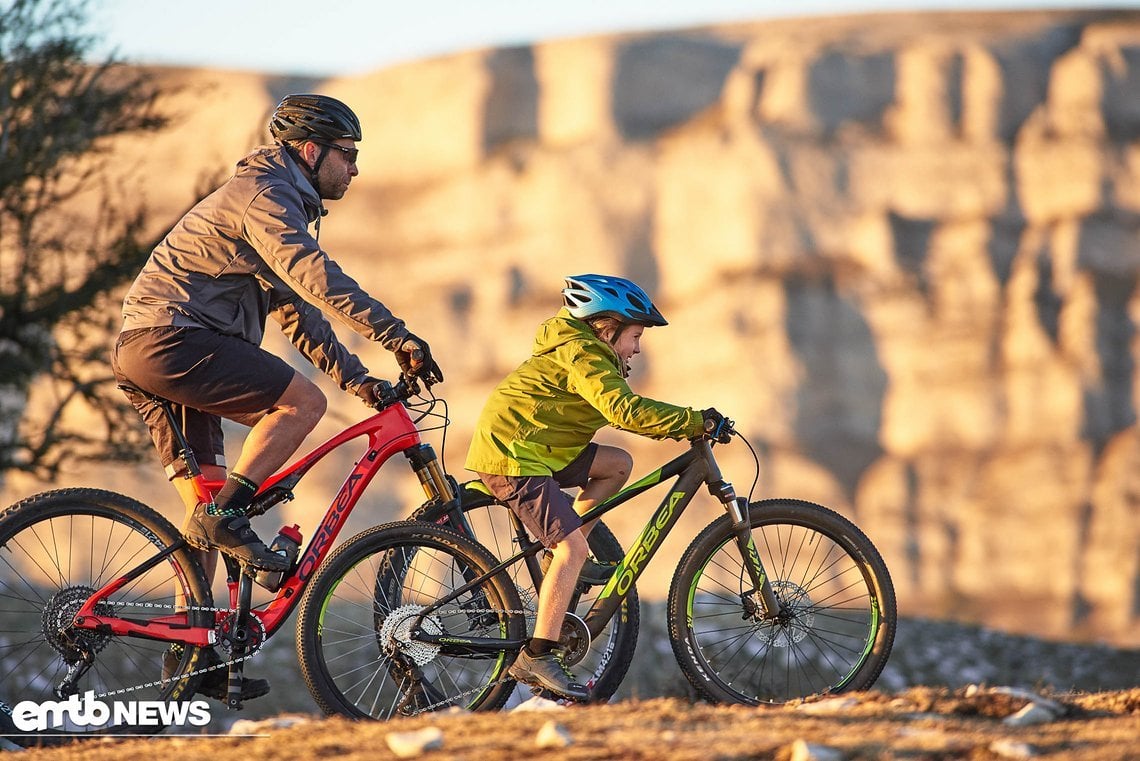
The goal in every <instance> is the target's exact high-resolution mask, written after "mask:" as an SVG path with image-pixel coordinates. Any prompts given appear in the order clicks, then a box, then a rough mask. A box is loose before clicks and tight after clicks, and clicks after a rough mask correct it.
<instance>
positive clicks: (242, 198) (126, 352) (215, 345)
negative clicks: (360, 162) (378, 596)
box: [112, 94, 443, 697]
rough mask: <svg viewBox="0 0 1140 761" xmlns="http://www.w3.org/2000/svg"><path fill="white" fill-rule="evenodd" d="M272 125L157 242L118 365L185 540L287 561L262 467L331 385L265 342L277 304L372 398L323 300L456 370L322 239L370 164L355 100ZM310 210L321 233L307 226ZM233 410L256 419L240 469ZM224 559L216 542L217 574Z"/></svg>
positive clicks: (261, 563)
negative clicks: (172, 493) (205, 488)
mask: <svg viewBox="0 0 1140 761" xmlns="http://www.w3.org/2000/svg"><path fill="white" fill-rule="evenodd" d="M269 133H270V135H271V137H272V139H273V141H274V144H273V145H269V146H263V147H260V148H258V149H256V150H255V151H254V152H253V153H251V154H249V155H248V156H246V157H245V158H243V159H241V160H240V161H239V162H238V164H237V169H236V172H235V173H234V175H233V177H231V178H230V179H229V180H227V181H226V182H225V183H224V184H222V185H221V186H220V187H219V188H218V189H216V190H215V191H214V192H213V193H211V194H210V195H208V196H206V198H204V199H202V200H201V201H199V202H198V203H197V204H196V205H195V206H194V207H193V208H192V209H190V211H188V212H187V213H186V215H185V216H184V217H183V218H182V219H181V220H180V221H179V222H178V223H177V224H176V225H175V226H174V228H173V229H172V230H171V231H170V232H169V233H168V234H167V236H166V237H165V238H164V239H163V240H162V242H160V243H159V244H158V246H157V247H156V248H155V249H154V251H153V252H152V253H151V255H150V258H149V259H148V260H147V262H146V264H145V265H144V266H143V269H142V271H141V272H140V273H139V275H138V277H137V278H136V279H135V281H134V284H133V285H132V286H131V288H130V290H129V292H128V293H127V296H126V299H125V301H124V304H123V317H124V319H123V327H122V332H121V333H120V335H119V337H118V340H117V341H116V344H115V347H114V349H113V352H112V367H113V369H114V372H115V376H116V378H117V379H118V380H119V382H120V383H122V384H125V385H126V386H127V388H126V389H125V390H126V393H127V396H128V397H129V398H130V400H131V402H132V403H133V404H134V406H135V407H136V408H137V409H138V411H139V412H140V414H141V415H142V416H143V419H144V420H145V421H146V423H147V426H148V427H149V429H150V433H151V436H152V438H153V439H154V443H155V446H156V448H157V449H158V453H159V456H160V458H161V460H162V464H163V467H164V468H166V470H167V474H168V476H169V477H170V479H171V480H172V481H173V483H174V485H175V487H176V489H177V490H178V492H179V495H180V497H181V498H182V500H183V503H184V504H185V507H186V519H185V522H184V524H183V527H182V532H183V534H184V535H185V537H186V540H187V541H188V542H189V543H190V544H191V545H193V546H195V547H197V548H199V549H202V550H208V549H218V550H220V551H221V552H224V553H226V554H227V555H229V556H231V557H233V558H235V559H237V560H238V561H240V562H241V563H243V564H246V565H248V566H251V567H253V568H257V569H264V570H284V568H285V565H286V564H287V561H286V560H285V559H284V558H282V557H281V556H280V555H277V554H276V553H273V552H271V551H270V550H269V548H267V547H266V546H265V544H264V542H262V541H261V539H260V538H259V537H258V536H257V534H256V533H254V531H253V529H252V528H251V526H250V522H249V518H248V517H247V516H246V514H245V513H246V509H247V508H248V507H249V504H250V501H251V499H252V497H253V496H254V494H255V493H256V491H257V489H258V487H259V485H260V484H261V482H262V481H263V480H264V479H265V478H267V477H268V476H269V475H271V474H272V473H274V472H275V471H276V470H277V469H278V468H279V467H280V466H281V465H283V464H284V463H285V462H286V461H287V460H288V458H289V457H290V456H291V455H292V454H293V453H294V452H295V451H296V449H297V448H298V447H299V446H300V444H301V442H302V441H303V440H304V438H305V437H306V436H307V435H308V434H309V433H310V432H311V431H312V429H313V428H314V427H315V426H316V424H317V422H318V421H319V420H320V419H321V417H322V415H323V414H324V412H325V408H326V400H325V397H324V394H323V393H322V392H321V391H320V389H319V388H318V387H317V386H316V385H315V384H314V383H313V382H312V381H310V380H308V379H307V378H306V377H305V376H304V375H302V374H301V373H300V372H297V371H295V370H294V369H293V368H291V367H290V366H289V365H288V364H286V363H285V362H284V361H283V360H282V359H280V358H279V357H276V356H274V355H272V354H270V353H269V352H267V351H265V350H264V349H262V348H261V347H260V344H261V341H262V337H263V335H264V330H265V320H266V318H267V317H268V316H272V317H273V318H274V320H276V321H277V322H278V324H280V326H281V328H282V330H283V331H284V333H285V335H286V336H288V338H289V340H290V341H291V342H292V343H293V345H294V346H295V347H296V348H297V349H298V350H299V351H300V352H301V354H302V355H303V356H304V357H305V358H306V359H308V360H309V361H310V362H311V363H312V364H313V365H314V366H316V367H317V368H319V369H320V370H322V371H323V372H325V373H326V374H327V375H328V376H329V377H330V378H332V379H333V381H335V382H336V384H337V385H338V386H339V387H340V388H342V389H344V390H346V391H349V392H351V393H354V394H356V395H357V396H359V397H361V398H362V399H363V400H364V401H365V402H372V401H374V400H375V385H376V381H375V380H374V379H372V378H371V377H370V376H369V374H368V371H367V369H366V368H365V367H364V365H363V364H362V363H361V361H360V359H359V358H357V357H356V356H355V355H354V354H352V353H351V352H350V351H348V349H347V348H345V346H344V345H343V344H342V343H341V342H340V341H339V340H338V338H337V336H336V334H335V333H334V332H333V328H332V326H331V325H330V324H329V321H328V319H326V316H325V315H328V316H331V317H334V318H336V320H337V321H339V322H340V323H341V324H344V325H347V326H349V327H351V328H352V329H353V330H355V331H356V332H357V333H360V334H361V335H363V336H364V337H366V338H368V339H370V340H373V341H377V342H379V343H380V344H381V345H383V346H384V347H385V348H387V349H389V350H391V351H393V352H394V353H395V354H396V359H397V361H398V363H399V365H400V366H401V368H403V369H404V370H405V371H408V372H412V373H418V374H422V375H423V376H424V377H426V378H427V379H428V380H430V381H439V380H442V379H443V375H442V373H441V371H440V369H439V366H438V365H437V364H436V363H435V361H434V360H433V359H432V357H431V352H430V350H429V348H428V345H427V343H426V342H425V341H424V340H422V339H420V338H418V337H416V336H415V335H413V334H412V333H410V332H409V331H408V329H407V328H406V327H405V325H404V322H403V321H402V320H399V319H397V318H396V317H395V316H394V315H393V314H392V313H391V312H390V311H389V310H388V308H387V307H385V306H384V304H382V303H381V302H380V301H378V300H377V299H375V298H373V297H372V296H370V295H368V294H367V293H365V292H364V290H363V289H362V288H361V287H360V286H359V285H358V284H357V282H356V281H355V280H354V279H352V278H351V277H350V276H349V275H348V274H346V273H345V272H344V270H342V269H341V267H340V265H338V264H337V263H336V261H334V260H333V259H332V258H331V257H330V256H329V255H328V253H326V252H325V251H324V249H322V248H321V246H320V244H319V243H318V236H319V233H320V219H321V217H322V216H324V215H325V214H326V213H327V211H326V209H325V206H324V201H325V200H335V199H339V198H341V197H342V196H344V194H345V192H346V191H347V190H348V186H349V184H350V183H351V181H352V178H353V177H356V176H357V175H358V174H359V170H358V168H357V165H356V158H357V147H356V144H357V142H359V141H360V140H361V138H362V135H361V128H360V121H359V119H358V118H357V116H356V114H354V113H353V112H352V110H351V109H350V108H349V107H348V106H347V105H345V104H344V103H342V102H340V101H339V100H336V99H334V98H330V97H328V96H325V95H313V94H295V95H288V96H286V97H285V98H284V99H283V100H281V102H280V103H279V104H278V106H277V108H276V109H275V111H274V113H273V116H272V118H271V119H270V122H269ZM313 223H316V234H313V233H310V232H309V226H310V225H311V224H313ZM136 389H141V390H142V391H143V392H146V393H145V394H144V393H139V391H138V390H136ZM146 394H152V395H155V396H159V397H162V398H165V399H168V400H170V401H171V402H173V403H174V406H175V412H176V414H178V415H180V416H181V418H182V420H183V426H184V428H185V432H186V436H187V439H188V440H189V443H190V446H191V448H192V450H193V451H194V453H195V455H196V457H197V459H198V462H199V464H200V465H201V468H202V471H203V473H204V475H206V477H207V478H209V479H210V480H214V481H218V482H221V481H223V480H224V482H225V485H224V486H223V487H222V488H221V490H220V491H219V492H218V493H217V494H216V495H215V498H214V500H213V501H212V502H209V503H201V502H199V501H198V498H197V496H196V494H195V492H194V489H193V486H192V484H191V482H190V481H189V480H187V479H186V478H185V473H184V472H181V471H180V470H179V466H180V465H181V463H182V461H181V460H180V459H179V452H178V447H177V445H176V443H175V439H174V435H173V433H172V432H171V430H170V426H169V425H168V423H167V421H166V418H165V417H164V415H163V413H162V410H161V409H160V408H158V407H157V406H156V405H155V404H154V403H153V402H152V401H151V400H150V399H149V398H148V396H147V395H146ZM222 418H225V419H228V420H233V421H236V422H238V423H241V424H243V425H246V426H249V427H250V431H249V433H248V435H247V436H246V439H245V441H244V443H243V445H242V449H241V454H240V455H239V456H238V459H237V462H236V463H235V464H234V466H233V469H232V470H230V471H229V473H228V474H227V472H226V462H225V458H224V446H223V438H222V426H221V419H222ZM215 565H216V555H213V554H211V555H209V556H208V557H207V559H206V563H205V566H206V569H207V573H208V575H210V576H212V574H213V570H214V567H215ZM214 675H217V677H220V682H221V690H220V692H221V694H223V695H224V682H225V671H224V670H217V671H212V672H210V673H209V675H208V677H207V681H210V680H211V678H213V680H214V681H218V679H217V678H216V677H215V676H214ZM255 681H257V682H262V683H264V682H263V680H255ZM209 686H210V685H207V687H209ZM247 687H248V685H247ZM259 690H260V691H259ZM202 691H203V692H204V693H205V694H207V695H211V696H216V695H214V694H213V693H212V692H210V691H208V690H207V689H203V690H202ZM249 691H252V692H258V694H264V692H265V691H268V686H267V685H264V689H262V686H261V685H258V686H256V688H254V689H252V690H246V689H245V688H243V697H247V696H248V695H246V694H245V693H247V692H249Z"/></svg>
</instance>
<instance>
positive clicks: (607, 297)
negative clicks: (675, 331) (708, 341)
mask: <svg viewBox="0 0 1140 761" xmlns="http://www.w3.org/2000/svg"><path fill="white" fill-rule="evenodd" d="M562 298H563V301H564V303H565V304H566V308H567V309H568V310H569V311H570V314H571V315H572V316H574V317H575V318H577V319H579V320H585V319H587V318H590V317H615V318H617V319H619V320H621V321H622V322H628V323H635V324H637V325H644V326H646V327H659V326H661V325H668V324H669V323H668V322H666V321H665V318H664V317H663V316H662V315H661V312H659V311H657V307H655V306H653V301H652V300H651V299H650V298H649V296H647V295H646V293H645V291H643V290H641V288H640V287H638V285H637V284H636V283H634V282H631V281H629V280H626V279H625V278H623V277H613V276H610V275H572V276H570V277H568V278H566V287H565V288H563V289H562Z"/></svg>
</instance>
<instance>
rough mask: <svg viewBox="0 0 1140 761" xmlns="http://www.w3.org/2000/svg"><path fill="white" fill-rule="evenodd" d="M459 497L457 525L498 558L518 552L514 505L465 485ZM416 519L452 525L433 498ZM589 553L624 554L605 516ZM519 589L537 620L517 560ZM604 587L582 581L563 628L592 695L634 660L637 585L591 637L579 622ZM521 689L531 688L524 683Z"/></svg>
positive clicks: (613, 684)
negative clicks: (461, 524)
mask: <svg viewBox="0 0 1140 761" xmlns="http://www.w3.org/2000/svg"><path fill="white" fill-rule="evenodd" d="M461 498H462V499H461V502H462V510H463V515H464V518H465V519H466V526H464V527H454V526H453V527H452V528H457V530H459V532H460V533H461V534H465V535H467V534H468V533H469V534H470V535H471V536H472V538H474V539H475V541H477V542H479V544H482V545H483V546H484V547H486V548H487V549H488V550H490V551H491V554H492V555H494V556H495V557H496V558H498V559H500V560H503V559H505V558H508V557H510V556H511V555H513V554H515V553H516V552H518V549H519V540H518V537H517V535H516V532H515V527H514V525H513V523H512V521H511V511H510V508H508V507H506V506H505V505H503V504H502V503H500V502H496V501H495V500H494V499H493V498H492V497H490V496H488V495H487V494H484V493H483V492H481V491H478V490H476V489H471V488H469V487H464V488H463V489H462V492H461ZM415 517H416V519H417V520H423V521H428V522H430V523H440V524H442V525H450V517H449V515H448V513H447V511H446V510H445V508H444V506H443V505H440V504H439V503H436V502H429V503H427V504H425V505H424V506H423V507H421V508H420V509H419V511H417V512H416V515H415ZM587 543H588V544H589V546H590V555H591V557H593V558H594V559H595V560H597V561H598V562H600V563H603V564H611V565H612V564H616V563H618V562H620V561H621V559H622V558H623V557H625V551H624V550H623V549H622V547H621V544H620V543H619V542H618V540H617V538H616V537H615V536H614V535H613V532H612V531H610V529H609V527H607V526H606V525H605V524H604V523H602V521H600V520H599V521H597V522H596V523H595V524H594V528H593V529H592V530H591V531H590V535H589V537H588V538H587ZM506 572H507V573H509V574H510V575H511V580H512V581H513V582H514V584H515V588H516V589H518V592H519V597H520V598H521V600H522V604H523V608H524V609H525V610H526V611H527V614H528V616H527V617H528V619H529V620H530V621H531V624H532V626H533V620H534V616H535V615H536V613H537V611H538V592H536V591H535V585H534V580H533V578H532V577H531V573H530V571H529V570H528V568H527V565H526V564H525V563H522V562H519V563H515V564H514V565H512V566H510V567H509V568H507V569H506ZM601 589H602V588H601V587H580V588H579V590H580V591H579V594H578V595H577V597H576V599H575V601H574V604H573V606H572V607H571V610H570V615H568V616H567V622H566V626H565V627H564V629H563V644H564V645H565V646H566V648H567V654H566V658H565V661H566V663H567V665H569V666H570V667H571V668H572V669H573V671H574V673H575V674H576V675H577V676H578V677H580V678H583V681H588V682H592V687H591V696H592V697H591V701H592V702H604V701H607V700H609V699H610V698H612V697H613V696H614V693H616V692H617V690H618V687H620V686H621V683H622V680H623V679H624V678H625V675H626V673H627V672H628V671H629V667H630V664H631V663H632V662H633V653H634V649H635V648H636V647H637V632H638V627H639V625H640V606H639V603H638V598H637V589H636V588H634V587H631V588H630V590H629V593H628V595H627V596H626V598H625V599H624V600H623V601H622V604H621V607H620V608H619V609H618V611H617V613H616V614H615V615H614V616H613V617H612V618H611V619H610V621H609V623H607V624H606V626H605V628H604V629H602V631H601V633H600V634H599V635H598V636H597V637H595V638H593V639H592V640H591V639H590V638H589V635H588V634H587V633H586V632H585V630H584V626H583V624H582V623H581V621H582V619H583V618H584V617H585V615H586V611H588V610H589V609H590V606H591V605H593V604H594V600H595V599H596V598H597V596H598V593H599V592H600V591H601ZM520 689H529V688H527V687H525V686H524V685H520Z"/></svg>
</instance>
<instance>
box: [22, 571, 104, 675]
mask: <svg viewBox="0 0 1140 761" xmlns="http://www.w3.org/2000/svg"><path fill="white" fill-rule="evenodd" d="M96 591H97V590H96V589H95V588H94V587H89V586H84V585H77V586H72V587H64V588H63V589H61V590H59V591H58V592H56V593H55V594H54V595H52V596H51V598H50V599H49V600H48V601H47V603H46V604H45V605H44V612H43V616H42V617H41V619H40V628H41V631H42V632H43V635H44V639H45V640H46V641H47V643H48V644H49V645H51V647H52V649H53V650H55V651H56V652H57V653H59V654H60V655H61V656H62V657H63V659H64V660H65V661H67V662H68V663H73V662H75V661H78V660H80V659H81V658H82V657H84V655H88V654H94V653H98V652H99V651H100V650H102V649H103V648H104V647H106V645H107V643H108V642H109V641H110V640H111V636H110V635H109V634H100V633H99V632H96V631H93V630H90V629H75V628H73V626H72V623H73V622H74V620H75V614H76V613H78V612H79V611H80V610H81V609H82V608H83V605H84V604H85V603H86V602H87V600H88V599H90V597H91V595H93V594H95V592H96ZM93 612H94V613H95V615H97V616H113V615H114V614H115V609H114V608H113V607H112V606H111V604H110V603H109V602H106V601H103V602H100V603H98V604H96V606H95V608H94V611H93Z"/></svg>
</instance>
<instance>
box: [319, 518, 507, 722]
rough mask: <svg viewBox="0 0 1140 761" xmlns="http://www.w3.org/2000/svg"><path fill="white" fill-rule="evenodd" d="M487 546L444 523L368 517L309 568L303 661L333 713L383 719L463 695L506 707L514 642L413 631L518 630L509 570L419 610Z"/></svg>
mask: <svg viewBox="0 0 1140 761" xmlns="http://www.w3.org/2000/svg"><path fill="white" fill-rule="evenodd" d="M497 562H498V561H496V560H495V559H494V558H492V557H491V556H490V554H489V553H488V552H487V550H485V549H483V548H482V547H481V546H479V545H477V544H475V543H474V542H471V541H470V540H468V539H466V538H464V537H462V536H460V535H459V534H457V533H455V532H454V531H451V530H450V529H446V528H443V527H442V526H436V525H432V524H426V523H420V522H414V521H405V522H399V523H390V524H387V525H384V526H377V527H375V528H372V529H369V530H367V531H365V532H363V533H361V534H358V535H357V536H355V537H353V538H352V539H350V540H349V541H347V542H345V544H343V545H342V546H340V547H338V548H337V549H336V551H335V552H333V554H332V555H331V556H330V557H329V559H328V561H327V562H326V563H324V564H323V565H322V566H321V567H320V569H319V570H318V571H317V573H316V575H315V576H313V578H312V580H311V582H310V583H309V586H308V589H307V590H306V591H305V596H304V598H303V599H302V600H301V608H300V613H299V615H298V617H297V651H298V656H299V658H300V663H301V673H302V674H303V675H304V677H305V682H306V683H307V684H308V686H309V691H310V692H311V693H312V695H313V698H314V699H315V700H316V701H317V704H318V705H319V706H320V707H321V709H322V710H324V711H325V712H326V713H329V714H339V715H342V716H348V717H350V718H359V719H378V720H384V719H390V718H392V717H394V716H404V715H413V714H417V713H422V712H426V711H437V710H441V709H443V708H449V707H452V706H458V707H460V708H464V709H467V710H472V711H475V710H494V709H497V708H500V707H502V705H503V703H505V702H506V700H507V698H508V697H509V696H510V694H511V691H512V690H514V687H515V682H514V680H513V679H510V678H509V677H507V674H506V671H507V668H508V667H509V666H510V664H511V663H512V662H513V661H514V658H515V655H516V653H517V647H518V646H517V644H516V645H515V648H516V649H513V650H512V649H510V648H509V647H507V646H504V648H503V649H498V650H495V649H492V650H491V651H489V652H488V651H484V652H479V653H468V652H464V651H463V650H462V648H461V647H457V646H455V645H452V644H434V643H431V642H425V641H423V640H420V639H418V638H417V637H416V634H415V632H416V627H417V626H418V627H419V629H420V630H421V631H424V632H427V633H429V634H433V635H443V636H445V637H451V638H455V639H454V640H453V642H459V641H460V640H462V639H464V638H472V637H477V638H487V639H504V640H514V641H515V642H520V641H522V640H523V638H524V637H525V634H526V623H525V619H524V617H523V614H522V611H521V610H520V608H521V603H520V602H519V598H518V593H517V592H516V591H515V588H514V585H513V584H511V582H510V579H509V578H508V577H507V575H506V574H505V573H498V574H496V575H494V576H491V577H489V578H487V579H485V580H484V581H482V582H479V583H477V584H475V585H474V586H472V587H471V589H469V590H467V591H466V592H464V593H463V594H461V595H459V596H458V597H456V598H455V599H453V600H450V601H449V602H447V603H446V604H444V605H443V607H442V608H440V609H438V610H436V611H433V612H431V613H428V614H427V615H424V616H421V615H420V614H421V611H423V610H424V609H425V608H427V607H429V606H431V605H433V604H434V603H435V602H436V601H438V600H442V599H443V598H445V597H447V596H449V595H451V594H452V593H453V592H455V591H457V590H459V589H460V588H461V587H464V586H466V585H467V584H468V582H469V581H473V580H475V579H477V578H478V577H479V576H481V575H483V574H484V573H486V572H487V571H488V570H490V569H491V568H493V567H494V566H495V565H496V564H497Z"/></svg>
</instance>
